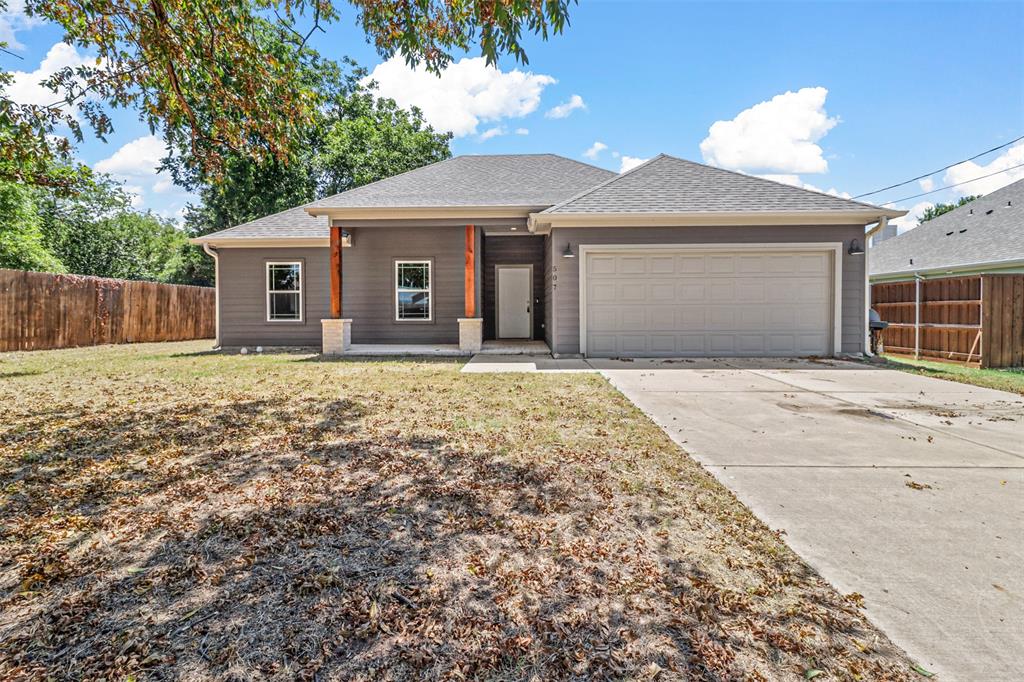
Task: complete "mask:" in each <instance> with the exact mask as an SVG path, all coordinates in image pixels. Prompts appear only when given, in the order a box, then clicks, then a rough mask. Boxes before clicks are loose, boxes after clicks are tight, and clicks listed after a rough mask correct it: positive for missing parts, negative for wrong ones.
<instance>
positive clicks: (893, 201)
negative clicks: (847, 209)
mask: <svg viewBox="0 0 1024 682" xmlns="http://www.w3.org/2000/svg"><path fill="white" fill-rule="evenodd" d="M1017 168H1024V163H1019V164H1017V165H1016V166H1010V167H1009V168H1004V169H1003V170H999V171H996V172H995V173H989V174H988V175H982V176H979V177H977V178H971V179H970V180H964V181H963V182H954V183H953V184H952V185H946V186H945V187H939V188H938V189H933V190H931V191H930V192H921V193H920V194H914V195H912V196H909V197H903V198H902V199H893V200H892V201H887V202H885V203H884V204H882V206H888V205H889V204H896V203H899V202H901V201H907V200H908V199H916V198H918V197H923V196H924V195H926V194H935V193H936V192H941V191H942V190H944V189H949V188H950V187H957V186H959V185H966V184H967V183H969V182H974V181H975V180H984V179H985V178H991V177H992V176H993V175H999V174H1000V173H1006V172H1008V171H1012V170H1015V169H1017ZM897 187H898V185H897Z"/></svg>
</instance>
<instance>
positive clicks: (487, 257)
mask: <svg viewBox="0 0 1024 682" xmlns="http://www.w3.org/2000/svg"><path fill="white" fill-rule="evenodd" d="M496 265H532V266H533V298H534V309H533V338H535V339H542V338H544V327H545V319H546V318H545V316H544V310H545V307H544V238H543V237H540V236H533V235H530V236H526V235H524V236H521V237H520V236H515V237H499V236H495V237H485V238H484V254H483V285H484V288H483V316H484V338H485V339H494V338H497V322H496V317H495V314H496V312H497V311H496V309H495V307H494V305H495V301H496V300H497V296H496V294H495V286H496V285H497V278H496V271H495V266H496Z"/></svg>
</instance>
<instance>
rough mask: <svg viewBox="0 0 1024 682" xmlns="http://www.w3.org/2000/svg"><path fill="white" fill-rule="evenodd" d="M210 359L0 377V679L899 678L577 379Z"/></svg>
mask: <svg viewBox="0 0 1024 682" xmlns="http://www.w3.org/2000/svg"><path fill="white" fill-rule="evenodd" d="M204 345H205V344H202V343H186V344H150V345H141V346H133V347H104V348H95V349H83V350H71V351H48V352H40V353H22V354H10V355H6V356H0V377H2V378H0V406H2V407H0V410H2V414H0V452H2V455H0V486H2V488H0V509H2V527H0V531H2V538H0V599H2V601H0V677H3V678H4V679H21V678H29V679H31V678H35V679H41V678H54V679H98V678H106V679H138V680H141V679H166V678H174V679H180V680H192V679H207V678H220V679H296V678H308V679H324V680H327V679H353V680H363V679H367V680H368V679H379V680H391V679H395V680H398V679H465V678H473V679H488V680H511V679H531V680H549V679H597V678H615V679H655V678H657V679H697V680H732V679H751V680H783V679H802V678H804V676H805V675H807V674H808V673H809V671H813V670H821V671H824V672H823V673H821V674H820V676H817V677H816V679H819V680H823V679H861V680H902V679H907V678H908V677H910V676H912V673H911V672H910V668H909V662H908V661H907V660H906V658H905V656H904V654H903V653H902V652H901V651H899V650H898V649H896V648H895V647H893V645H892V644H891V643H890V642H889V641H888V640H887V639H886V638H885V637H884V635H882V634H880V633H879V632H878V631H877V630H876V629H875V628H874V627H873V626H871V625H870V624H869V623H867V622H866V620H865V619H864V617H863V616H862V615H861V613H860V611H859V595H847V596H845V597H844V596H842V595H839V594H837V593H836V592H835V591H834V590H833V589H832V588H831V587H830V586H829V585H827V584H826V583H825V582H823V581H822V580H821V579H820V578H819V577H818V576H817V575H816V574H814V573H813V572H812V571H810V570H809V569H808V568H807V566H806V565H804V564H803V563H802V562H801V560H800V559H799V558H798V557H796V556H795V555H794V554H793V553H792V552H791V551H790V550H789V549H788V548H787V547H786V546H785V544H784V543H783V542H782V541H781V540H780V538H779V537H777V535H776V534H774V533H772V532H771V531H770V530H769V529H767V528H765V527H764V526H763V525H762V524H761V523H760V522H759V521H757V519H755V518H754V517H753V516H752V515H751V514H750V512H749V511H748V510H747V509H746V508H745V507H743V506H742V505H741V504H740V503H739V502H737V501H736V499H735V498H734V497H733V496H732V495H731V494H730V493H728V492H727V491H726V490H725V489H723V488H722V487H721V486H720V485H719V484H718V483H717V482H715V480H714V479H713V478H712V477H710V476H709V475H708V474H707V473H706V472H705V471H704V470H703V469H701V468H700V467H699V466H698V465H697V464H695V463H694V462H693V461H692V460H691V459H690V458H688V457H687V456H686V455H685V454H683V453H681V452H680V451H679V450H678V449H677V448H676V447H675V446H674V445H672V443H671V442H670V441H669V440H668V439H667V438H666V437H665V436H664V435H663V434H662V432H661V431H660V430H659V429H657V428H656V427H655V426H654V425H653V424H652V423H651V422H650V421H648V420H647V419H646V418H645V417H643V415H642V414H640V413H639V412H638V411H637V410H636V409H635V408H634V407H632V405H631V404H630V403H628V402H627V401H626V400H625V398H623V397H622V396H621V395H619V394H618V393H617V392H615V391H614V390H613V389H611V388H610V387H609V386H608V385H607V384H606V383H605V382H604V381H603V380H602V379H601V378H600V377H598V376H595V375H475V374H474V375H462V374H459V373H458V367H459V366H458V365H457V364H455V363H449V362H416V363H414V362H379V363H378V362H318V361H316V359H315V358H313V357H309V356H300V355H273V356H263V357H253V356H248V357H240V356H221V355H213V354H203V353H200V352H199V351H200V350H201V349H202V348H203V347H204ZM812 676H814V675H813V674H812Z"/></svg>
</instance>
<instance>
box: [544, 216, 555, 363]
mask: <svg viewBox="0 0 1024 682" xmlns="http://www.w3.org/2000/svg"><path fill="white" fill-rule="evenodd" d="M551 265H552V260H551V235H550V234H547V235H544V342H545V343H546V344H548V348H551V347H552V345H551V341H552V336H551V334H552V331H553V330H554V325H553V324H552V319H551V310H552V309H553V308H554V297H553V293H554V291H553V288H552V285H553V284H554V280H553V279H552V278H551V275H552V272H551Z"/></svg>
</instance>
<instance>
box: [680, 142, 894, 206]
mask: <svg viewBox="0 0 1024 682" xmlns="http://www.w3.org/2000/svg"><path fill="white" fill-rule="evenodd" d="M665 156H667V157H668V158H670V159H675V160H676V161H682V162H683V163H690V164H693V165H694V166H701V167H703V168H710V169H711V170H716V171H721V172H723V173H730V174H732V175H737V176H739V177H741V178H749V179H753V180H761V181H762V182H770V183H772V184H773V185H778V186H779V187H789V188H790V189H798V190H801V191H803V192H810V193H811V194H817V195H818V196H823V197H830V198H832V199H839V200H840V201H848V202H850V203H851V204H857V205H859V206H864V207H866V208H877V209H879V210H882V211H884V210H886V209H884V208H882V207H881V206H876V205H875V204H869V203H866V202H863V201H857V200H856V199H847V198H846V197H840V196H836V195H835V194H829V193H828V192H822V191H821V190H817V189H807V188H806V187H797V186H796V185H790V184H787V183H785V182H779V181H778V180H772V179H771V178H763V177H761V176H760V175H754V174H751V173H742V172H740V171H734V170H731V169H729V168H722V167H721V166H712V165H711V164H709V163H701V162H700V161H691V160H690V159H684V158H681V157H678V156H672V155H670V154H665Z"/></svg>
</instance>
